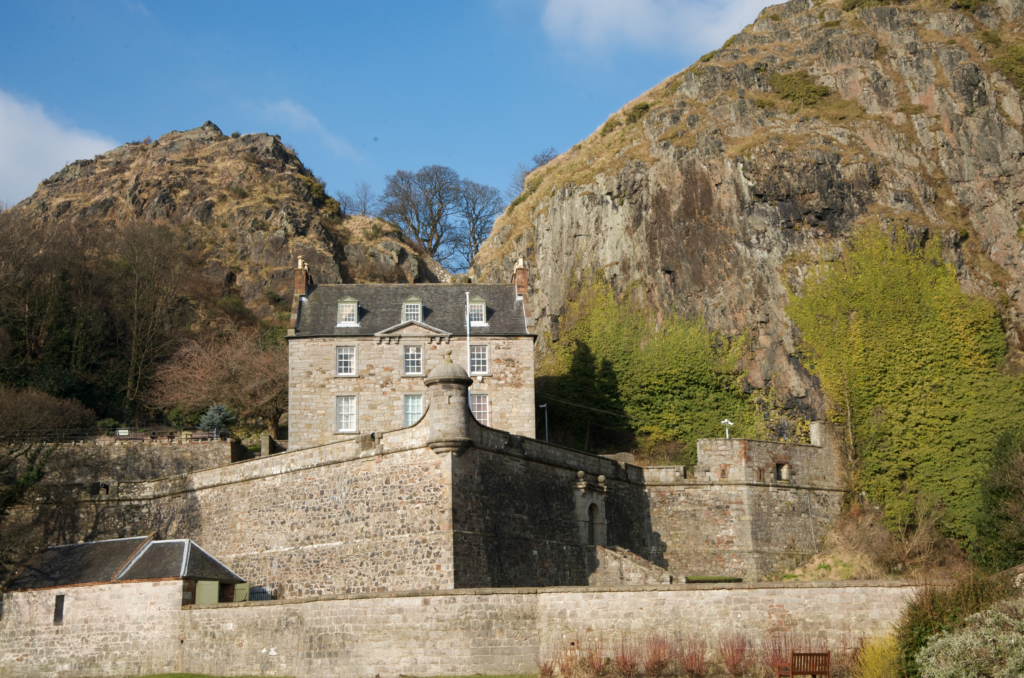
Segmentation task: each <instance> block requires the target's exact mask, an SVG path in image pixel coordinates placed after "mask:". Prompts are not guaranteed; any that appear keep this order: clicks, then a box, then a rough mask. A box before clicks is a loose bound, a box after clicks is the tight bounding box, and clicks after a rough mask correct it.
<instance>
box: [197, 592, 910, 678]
mask: <svg viewBox="0 0 1024 678" xmlns="http://www.w3.org/2000/svg"><path fill="white" fill-rule="evenodd" d="M912 592H913V587H912V586H910V585H909V584H907V583H905V582H900V583H892V582H857V583H831V582H829V583H824V582H822V583H811V584H792V583H786V584H719V585H711V584H702V585H684V586H657V587H628V588H607V589H602V588H594V587H565V588H547V589H490V590H488V589H463V590H458V589H457V590H453V591H437V592H430V593H409V594H386V595H349V596H337V597H333V596H332V597H324V598H319V599H314V600H308V601H297V600H296V601H270V602H266V603H239V604H234V605H227V606H217V607H213V606H210V607H198V606H197V607H192V608H187V609H186V610H184V611H183V612H182V615H181V633H182V638H184V643H183V652H182V655H181V656H182V663H181V665H180V666H179V667H178V670H180V671H187V672H194V673H208V674H217V675H289V676H316V677H319V676H333V675H340V674H344V675H353V676H376V675H380V676H382V677H387V676H398V675H414V676H442V675H472V674H475V673H482V674H501V675H507V674H512V673H531V672H536V671H537V664H538V661H539V660H542V659H546V658H550V657H553V656H554V655H555V653H556V651H557V649H558V648H559V647H560V646H561V645H563V644H565V645H568V644H569V643H572V642H575V643H577V644H578V643H580V642H585V641H587V640H601V641H603V642H604V643H605V647H608V648H611V647H613V646H614V645H615V644H616V643H618V642H619V641H620V640H621V639H633V640H641V639H643V638H646V637H650V636H653V635H660V636H663V637H669V638H672V637H679V636H684V635H689V634H697V635H704V636H705V637H707V638H708V640H709V641H712V644H713V641H714V639H715V637H716V636H717V634H719V633H721V632H728V631H736V630H740V631H743V632H746V633H749V634H750V635H751V636H756V635H758V634H760V633H763V632H767V631H773V630H782V631H790V632H794V633H804V634H808V635H813V636H819V637H823V638H827V639H828V640H829V641H830V642H834V643H837V644H839V643H840V642H841V640H842V639H843V638H844V637H845V639H846V640H847V642H852V641H855V640H856V639H858V638H861V637H865V636H873V635H878V634H881V633H884V632H885V631H886V630H887V629H889V627H890V626H891V625H892V624H893V623H894V622H895V621H896V619H897V617H898V616H899V614H900V612H901V610H902V609H903V606H904V604H905V601H906V599H907V597H908V595H910V594H912Z"/></svg>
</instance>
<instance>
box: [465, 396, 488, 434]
mask: <svg viewBox="0 0 1024 678" xmlns="http://www.w3.org/2000/svg"><path fill="white" fill-rule="evenodd" d="M469 411H470V412H472V413H473V416H474V417H476V420H477V421H478V422H480V423H481V424H483V425H484V426H490V421H491V420H490V404H489V403H488V401H487V396H486V395H481V394H479V393H472V394H470V396H469Z"/></svg>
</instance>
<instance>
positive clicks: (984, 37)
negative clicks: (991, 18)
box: [978, 31, 1003, 47]
mask: <svg viewBox="0 0 1024 678" xmlns="http://www.w3.org/2000/svg"><path fill="white" fill-rule="evenodd" d="M978 37H979V38H981V41H982V42H983V43H985V44H986V45H992V46H993V47H999V46H1000V45H1002V44H1003V39H1002V38H1001V37H999V34H998V33H996V32H995V31H981V32H980V33H978Z"/></svg>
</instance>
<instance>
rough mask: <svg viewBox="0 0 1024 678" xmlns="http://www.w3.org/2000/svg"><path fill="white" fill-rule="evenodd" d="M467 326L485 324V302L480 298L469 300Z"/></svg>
mask: <svg viewBox="0 0 1024 678" xmlns="http://www.w3.org/2000/svg"><path fill="white" fill-rule="evenodd" d="M469 324H470V326H471V327H480V326H483V325H486V324H487V302H486V301H484V300H483V299H481V298H480V297H473V298H472V299H470V300H469Z"/></svg>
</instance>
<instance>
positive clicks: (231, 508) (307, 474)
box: [5, 426, 453, 597]
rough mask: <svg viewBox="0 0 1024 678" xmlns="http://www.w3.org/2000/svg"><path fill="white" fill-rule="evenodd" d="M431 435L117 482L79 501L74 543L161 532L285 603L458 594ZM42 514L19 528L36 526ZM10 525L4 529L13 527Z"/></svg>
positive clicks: (443, 462)
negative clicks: (189, 543)
mask: <svg viewBox="0 0 1024 678" xmlns="http://www.w3.org/2000/svg"><path fill="white" fill-rule="evenodd" d="M425 437H426V427H425V426H418V427H414V428H411V429H405V430H403V431H398V432H395V433H393V434H391V433H388V434H384V435H383V436H381V437H380V440H379V441H372V440H369V439H368V438H353V439H349V440H347V441H341V442H339V443H336V444H334V445H329V446H322V447H319V448H310V449H306V450H299V451H296V452H289V453H283V454H278V455H274V456H272V457H269V458H260V459H253V460H249V461H243V462H239V463H236V464H231V465H229V466H222V467H219V468H215V469H207V470H204V471H198V472H196V473H192V474H188V475H183V476H176V477H172V478H166V479H162V480H157V481H149V482H120V483H118V482H114V483H111V487H110V494H109V495H106V496H103V495H101V496H97V497H92V498H90V500H88V501H85V502H82V503H80V504H78V506H77V510H75V511H74V512H73V513H74V519H75V520H77V521H78V524H77V525H75V526H74V528H73V529H72V527H69V526H68V525H67V524H63V525H62V526H60V527H61V529H62V531H63V532H62V534H63V539H59V540H56V541H55V540H53V539H52V538H51V539H49V540H47V541H49V543H66V542H67V541H77V540H80V539H89V540H96V539H108V538H117V537H123V536H133V535H138V534H146V533H148V532H151V531H157V532H158V533H159V534H160V536H161V537H162V538H167V539H171V538H184V537H188V538H191V539H193V540H195V541H196V542H197V543H198V544H200V545H201V546H202V547H203V548H205V549H206V550H207V551H209V552H210V553H212V554H213V555H215V556H216V557H217V558H218V559H219V560H220V561H221V562H223V563H224V564H225V565H227V566H228V567H230V568H231V569H233V570H234V571H235V572H237V573H238V574H239V575H240V576H241V577H243V578H244V579H246V580H247V581H249V582H250V583H251V584H253V585H263V586H267V587H268V588H278V589H279V590H280V591H281V593H282V595H283V596H285V597H289V596H308V595H318V594H328V593H341V592H353V591H383V590H409V589H433V588H451V587H452V586H453V564H452V547H451V542H452V539H451V481H450V473H451V470H450V462H449V461H448V457H445V456H439V455H436V454H434V453H433V452H432V451H431V450H430V449H429V448H427V447H425ZM33 509H37V507H36V506H33V505H31V504H30V505H27V506H22V507H19V509H18V510H17V511H15V515H14V516H13V517H12V520H14V521H22V522H27V523H32V522H33V520H34V519H35V516H36V515H37V511H34V510H33ZM6 527H7V526H6V525H5V528H6Z"/></svg>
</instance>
